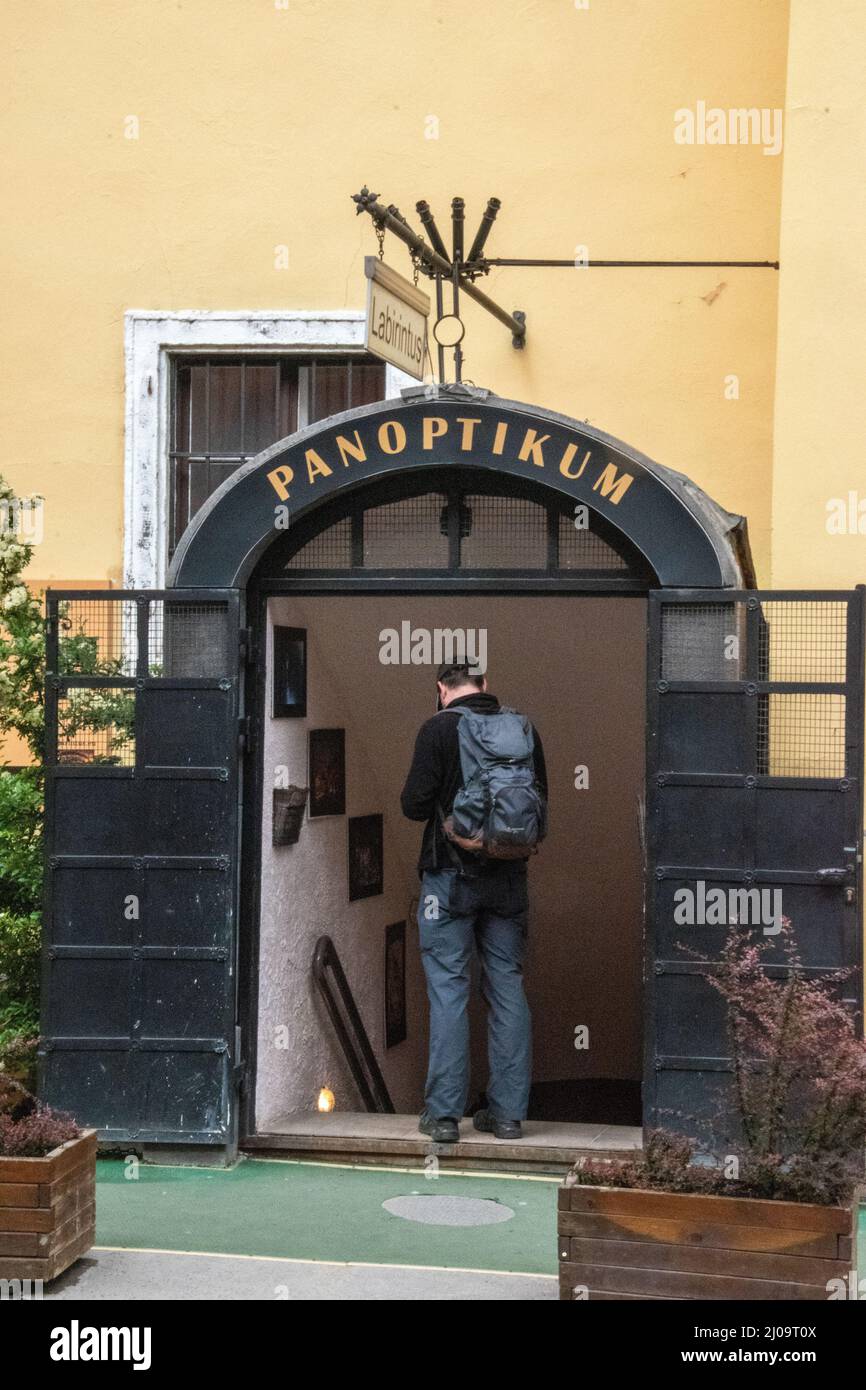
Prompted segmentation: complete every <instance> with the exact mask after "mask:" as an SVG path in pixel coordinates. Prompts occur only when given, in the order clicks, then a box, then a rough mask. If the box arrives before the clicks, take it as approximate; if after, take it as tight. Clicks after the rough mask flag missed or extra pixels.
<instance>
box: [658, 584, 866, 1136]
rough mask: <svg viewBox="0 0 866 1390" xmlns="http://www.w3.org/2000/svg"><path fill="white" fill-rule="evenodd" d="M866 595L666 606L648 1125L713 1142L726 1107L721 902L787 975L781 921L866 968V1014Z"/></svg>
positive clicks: (811, 961)
mask: <svg viewBox="0 0 866 1390" xmlns="http://www.w3.org/2000/svg"><path fill="white" fill-rule="evenodd" d="M863 598H864V591H863V589H862V588H858V589H856V590H853V591H850V592H826V591H825V592H816V593H813V592H804V593H796V592H794V593H791V592H772V591H768V592H760V591H759V592H755V591H752V592H748V591H747V592H728V591H725V593H724V594H723V595H722V594H718V595H712V594H708V593H707V591H706V590H701V591H696V590H657V591H655V592H651V593H650V604H649V613H650V618H649V623H650V633H649V649H648V659H649V673H648V675H649V678H648V681H647V692H648V711H647V714H648V721H647V753H648V756H647V849H648V876H647V946H648V949H647V952H646V961H647V981H646V985H647V988H646V997H647V1019H646V1073H645V1088H644V1089H645V1095H644V1114H645V1123H646V1125H647V1126H658V1127H661V1128H666V1129H681V1130H685V1131H686V1132H687V1133H695V1132H696V1127H695V1122H697V1125H698V1128H697V1132H700V1127H701V1125H703V1126H706V1129H707V1130H712V1129H713V1120H714V1117H715V1116H716V1114H717V1113H718V1108H719V1105H722V1106H726V1098H725V1093H726V1091H727V1087H728V1085H729V1080H730V1069H729V1061H728V1058H727V1056H726V1053H727V1051H728V1048H727V1044H726V1040H725V1021H724V1013H723V1008H722V1001H721V998H720V996H719V995H718V994H717V993H716V991H715V990H713V988H712V987H711V986H710V985H709V984H708V983H707V980H706V976H707V974H708V972H710V971H712V970H713V969H714V965H715V963H716V962H718V960H719V955H720V951H721V948H722V945H723V942H724V939H725V936H726V934H727V931H728V926H727V925H714V924H712V923H711V922H710V919H711V918H714V917H716V916H718V912H717V910H716V911H713V912H710V911H708V910H707V907H706V903H707V895H708V894H710V892H711V890H715V889H718V888H721V889H722V890H724V894H725V899H724V901H727V902H728V904H729V905H730V907H731V909H732V910H731V911H729V915H728V919H727V920H728V922H730V921H734V922H736V923H738V925H740V927H741V929H742V930H747V929H748V930H749V931H750V934H751V936H752V939H753V940H759V939H763V940H765V941H766V942H768V943H769V944H768V947H767V953H766V956H765V961H766V968H767V969H768V971H770V972H773V971H781V970H782V969H783V968H784V967H783V965H782V961H783V959H784V958H783V954H782V951H781V948H780V946H779V940H778V938H779V932H778V930H777V925H776V923H775V920H774V918H775V913H776V909H777V907H778V908H780V912H781V915H782V916H784V917H787V918H789V919H790V921H791V923H792V931H793V933H794V936H795V938H796V942H797V946H798V949H799V951H800V954H801V958H802V961H803V964H804V966H805V967H806V969H807V970H808V972H809V973H812V974H821V973H822V972H823V971H826V970H832V969H838V968H839V967H853V968H854V974H853V975H852V976H851V977H850V978H849V979H848V980H847V981H846V982H845V983H844V986H843V995H844V998H845V999H846V1001H847V1002H848V1003H849V1005H850V1007H851V1008H852V1010H854V1011H856V1012H857V1013H858V1014H859V1013H860V1011H861V1009H862V934H861V922H862V916H861V912H862V907H861V903H862V893H861V886H862V843H863V838H862V837H863V819H862V808H863V689H864V686H863V682H864V671H863V622H864V602H863ZM702 885H703V886H702ZM731 890H735V891H736V890H739V891H736V896H735V897H731ZM744 890H758V892H757V893H755V892H751V897H750V898H749V899H747V898H746V897H745V892H744ZM690 895H691V896H690ZM777 895H778V896H777ZM714 897H715V900H716V902H718V901H719V897H718V895H717V894H714ZM690 905H691V907H692V908H693V916H694V922H693V923H691V924H689V923H686V924H685V925H684V924H683V921H684V917H686V918H687V917H688V911H689V907H690ZM744 908H746V911H745V913H743V909H744ZM702 909H703V910H702ZM738 914H740V915H738ZM702 917H703V919H704V920H703V921H702V920H701V919H702ZM756 917H758V919H759V920H758V922H757V923H756V922H755V918H756ZM744 918H745V920H744ZM747 923H751V924H752V925H751V926H747V925H746V924H747ZM689 952H696V953H697V954H698V957H699V958H698V959H695V956H694V955H692V954H689ZM715 1134H716V1137H717V1138H718V1137H720V1136H719V1132H718V1128H717V1127H716V1128H715Z"/></svg>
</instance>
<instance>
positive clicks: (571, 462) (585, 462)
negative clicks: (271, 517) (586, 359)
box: [266, 415, 634, 507]
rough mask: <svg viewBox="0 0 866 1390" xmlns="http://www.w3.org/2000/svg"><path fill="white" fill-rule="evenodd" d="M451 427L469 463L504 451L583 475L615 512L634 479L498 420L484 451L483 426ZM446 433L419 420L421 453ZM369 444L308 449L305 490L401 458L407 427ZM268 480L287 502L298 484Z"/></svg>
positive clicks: (573, 476)
mask: <svg viewBox="0 0 866 1390" xmlns="http://www.w3.org/2000/svg"><path fill="white" fill-rule="evenodd" d="M453 423H454V424H455V425H457V426H458V428H457V429H456V430H455V431H454V446H455V452H456V453H457V454H458V455H466V456H468V458H469V459H471V457H472V454H473V452H474V451H475V450H476V448H478V452H479V453H480V452H484V453H489V454H493V455H495V456H497V457H501V456H504V455H505V454H506V451H507V453H508V455H509V457H511V458H513V459H515V460H516V461H517V462H518V463H525V464H527V465H528V467H529V469H530V471H532V470H533V469H535V468H542V469H546V470H550V471H555V472H558V473H560V474H561V475H562V476H563V477H564V478H568V479H570V480H572V481H575V480H577V479H578V478H582V477H583V476H584V475H586V479H587V482H589V483H590V486H591V490H592V491H593V492H595V493H597V494H598V496H599V498H600V499H602V500H604V501H606V502H609V503H610V505H611V506H613V507H618V506H619V504H620V503H621V502H622V499H623V497H625V495H626V493H627V492H628V490H629V488H630V487H631V485H632V483H633V482H634V475H633V474H631V473H627V472H625V471H624V470H621V469H620V468H619V467H618V466H617V465H616V464H614V463H611V462H610V461H608V460H605V459H603V458H598V459H596V458H594V457H593V453H592V450H591V449H584V448H583V446H582V445H580V444H575V443H571V444H567V445H566V446H565V448H564V449H563V450H562V452H561V453H559V451H558V450H557V449H556V448H554V447H553V446H552V445H551V441H550V435H549V434H539V433H538V431H537V430H536V429H532V428H527V427H525V426H523V425H515V426H514V427H512V425H511V423H510V422H509V421H507V420H498V421H497V422H496V424H495V428H494V431H493V440H492V443H490V444H489V445H484V446H483V448H482V446H479V445H478V444H477V435H476V431H477V426H478V425H480V424H481V423H482V421H481V420H480V419H478V418H473V417H470V416H457V417H456V419H455V420H454V422H453ZM450 429H451V422H450V421H449V420H446V419H445V417H444V416H441V415H425V416H423V417H422V419H421V450H422V452H423V451H425V450H431V449H433V448H434V447H435V444H436V441H437V440H439V439H442V438H444V437H445V436H446V435H447V434H448V433H449V431H450ZM373 440H374V442H371V440H370V439H369V438H367V437H364V438H362V435H361V431H360V430H358V429H355V430H352V431H348V430H347V431H346V433H345V434H338V435H336V437H335V438H334V441H333V444H332V446H331V448H330V451H329V452H328V453H327V456H326V454H325V451H324V449H323V447H322V446H320V447H319V448H318V449H314V448H309V449H306V450H305V451H304V468H305V472H306V482H307V484H308V485H309V486H310V487H314V486H315V485H316V483H317V482H318V480H319V479H320V478H329V477H330V476H331V475H332V474H333V473H334V472H335V471H339V470H340V469H342V468H353V467H354V466H355V465H358V464H360V465H364V464H372V463H376V462H378V461H379V460H380V459H381V456H382V455H383V454H384V455H386V456H388V457H393V456H394V455H398V454H402V453H403V452H404V451H405V450H406V447H407V444H408V437H407V434H406V427H405V425H404V424H403V422H402V420H399V419H394V420H383V421H382V422H381V424H379V425H378V426H377V427H375V432H374V435H373ZM371 449H375V451H376V452H375V453H374V454H373V456H372V457H370V456H369V454H368V450H371ZM266 476H267V479H268V482H269V483H270V485H271V487H272V488H273V489H274V492H275V493H276V494H277V497H278V498H279V499H280V501H281V502H287V501H288V500H289V497H290V492H289V488H290V486H291V484H292V483H295V482H297V481H298V480H297V479H296V477H295V470H294V468H292V467H291V465H289V464H286V463H281V464H279V465H278V466H277V467H276V468H272V469H271V470H270V472H269V473H268V474H267V475H266ZM590 480H591V482H590Z"/></svg>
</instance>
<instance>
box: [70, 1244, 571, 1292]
mask: <svg viewBox="0 0 866 1390" xmlns="http://www.w3.org/2000/svg"><path fill="white" fill-rule="evenodd" d="M558 1296H559V1289H558V1283H557V1280H556V1278H555V1277H554V1276H553V1275H548V1274H536V1275H531V1274H505V1273H503V1272H501V1271H500V1272H495V1271H491V1270H465V1269H423V1268H418V1267H417V1266H408V1267H407V1266H405V1265H370V1264H366V1265H365V1264H351V1265H344V1264H329V1263H325V1262H319V1261H304V1260H285V1259H261V1258H257V1257H255V1256H237V1255H182V1254H177V1253H175V1252H170V1251H145V1250H109V1249H102V1248H97V1249H95V1250H93V1251H92V1252H91V1254H90V1255H89V1256H88V1257H87V1259H85V1260H79V1261H78V1263H77V1264H76V1265H75V1266H74V1268H73V1269H71V1270H68V1271H67V1273H66V1274H64V1275H62V1276H61V1277H60V1278H59V1279H57V1280H56V1281H55V1282H54V1283H53V1284H52V1285H51V1287H50V1289H48V1290H46V1293H45V1297H46V1299H59V1300H67V1299H68V1300H76V1299H82V1298H84V1299H89V1300H99V1301H102V1300H112V1299H119V1300H124V1301H126V1300H130V1301H135V1300H137V1299H160V1300H169V1301H177V1300H181V1299H184V1300H188V1299H220V1300H232V1301H236V1300H238V1299H259V1300H264V1301H266V1302H279V1301H282V1300H288V1301H291V1302H297V1301H311V1300H327V1301H339V1300H348V1301H369V1300H378V1299H390V1300H399V1301H403V1302H418V1301H425V1302H430V1301H437V1300H451V1301H454V1300H459V1301H461V1302H466V1301H471V1300H476V1299H478V1300H484V1301H488V1302H490V1301H495V1302H512V1301H519V1302H529V1301H530V1300H535V1299H556V1298H558Z"/></svg>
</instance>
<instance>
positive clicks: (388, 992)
mask: <svg viewBox="0 0 866 1390" xmlns="http://www.w3.org/2000/svg"><path fill="white" fill-rule="evenodd" d="M406 1031H407V1030H406V923H405V922H392V923H391V925H390V926H388V927H386V928H385V1046H386V1047H396V1046H397V1044H398V1043H401V1042H405V1041H406Z"/></svg>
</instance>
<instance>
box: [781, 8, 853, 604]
mask: <svg viewBox="0 0 866 1390" xmlns="http://www.w3.org/2000/svg"><path fill="white" fill-rule="evenodd" d="M864 59H866V7H864V5H863V4H862V0H794V3H793V5H792V12H791V41H790V66H789V79H788V115H787V135H786V147H785V169H784V188H783V199H782V238H781V260H782V269H781V272H780V301H779V349H778V380H777V393H776V415H775V459H774V489H773V567H772V580H773V583H774V585H776V586H779V587H786V586H790V587H803V586H806V585H811V584H814V585H818V586H820V587H822V588H832V587H838V588H850V587H851V586H852V585H853V584H858V583H863V582H866V461H864V441H866V388H864V371H866V276H864V274H863V250H864V244H866V177H864V170H866V103H864V83H863V72H864ZM852 492H853V493H855V494H856V496H855V499H854V503H853V510H852V507H851V499H850V496H849V495H850V494H851V493H852ZM834 499H837V500H840V501H842V502H843V503H844V504H845V506H844V511H845V513H846V517H845V520H846V522H847V523H848V524H847V525H846V526H845V528H844V529H843V530H842V531H841V533H839V532H836V531H835V530H834V531H828V529H827V527H828V521H830V520H831V513H828V505H827V504H828V503H830V502H832V501H833V500H834ZM861 503H862V509H863V515H862V520H861V518H860V517H859V516H858V512H859V509H860V504H861ZM852 520H853V521H854V523H855V524H854V526H851V524H850V522H851V521H852ZM859 524H862V534H861V533H860V531H859V529H858V525H859Z"/></svg>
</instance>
